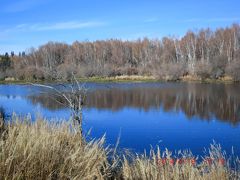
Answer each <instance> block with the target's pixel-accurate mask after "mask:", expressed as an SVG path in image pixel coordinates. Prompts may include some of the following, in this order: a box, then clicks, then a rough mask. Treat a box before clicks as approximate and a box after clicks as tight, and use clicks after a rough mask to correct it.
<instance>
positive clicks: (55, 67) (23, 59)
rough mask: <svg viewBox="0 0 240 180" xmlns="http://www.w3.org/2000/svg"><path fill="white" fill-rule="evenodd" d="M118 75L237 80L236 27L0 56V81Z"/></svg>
mask: <svg viewBox="0 0 240 180" xmlns="http://www.w3.org/2000/svg"><path fill="white" fill-rule="evenodd" d="M72 73H74V74H75V76H76V77H92V76H100V77H109V76H119V75H143V76H154V77H156V78H158V79H165V80H178V79H181V78H182V77H185V76H191V77H199V78H200V79H206V78H210V79H219V78H223V77H227V76H229V77H232V78H233V79H234V80H235V81H239V80H240V26H239V24H233V25H232V26H231V27H227V28H219V29H216V30H215V31H212V30H211V29H202V30H199V31H188V32H187V33H186V34H185V35H184V36H183V37H181V38H174V37H163V38H162V39H148V38H144V39H139V40H135V41H123V40H115V39H110V40H104V41H94V42H88V41H84V42H78V41H76V42H74V43H73V44H72V45H68V44H66V43H59V42H48V43H47V44H45V45H42V46H40V47H38V48H37V49H34V48H32V49H29V50H28V51H27V52H26V53H25V52H23V53H19V54H18V55H15V54H14V52H12V53H10V54H8V53H6V54H4V55H1V56H0V79H2V80H3V79H5V78H7V77H13V78H15V79H18V80H49V79H51V80H54V79H63V80H68V79H69V78H70V77H71V74H72Z"/></svg>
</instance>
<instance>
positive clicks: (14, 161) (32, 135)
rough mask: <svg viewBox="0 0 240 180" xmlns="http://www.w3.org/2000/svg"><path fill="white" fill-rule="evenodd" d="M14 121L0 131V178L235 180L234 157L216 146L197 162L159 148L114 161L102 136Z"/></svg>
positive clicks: (188, 155) (187, 154) (238, 176)
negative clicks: (88, 138) (93, 137)
mask: <svg viewBox="0 0 240 180" xmlns="http://www.w3.org/2000/svg"><path fill="white" fill-rule="evenodd" d="M13 119H14V120H13V121H12V122H11V124H8V125H7V126H5V131H4V132H3V133H0V179H81V180H84V179H86V180H88V179H89V180H91V179H129V180H130V179H137V180H138V179H139V180H141V179H142V180H148V179H152V180H155V179H156V180H157V179H164V180H168V179H171V180H175V179H176V180H178V179H180V180H185V179H186V180H195V179H196V180H208V179H209V180H221V179H223V180H225V179H226V180H227V179H236V180H237V179H240V173H239V172H240V171H239V164H240V162H239V159H238V158H233V159H228V158H227V157H226V155H225V154H224V153H223V152H222V150H221V147H220V146H219V145H217V144H213V145H212V146H211V148H210V150H209V152H208V153H207V154H206V155H205V156H204V157H201V158H196V157H194V156H193V155H192V153H191V152H189V151H179V152H178V153H176V154H175V155H174V154H172V153H171V152H169V151H168V150H166V151H164V152H160V149H159V148H158V149H157V150H156V151H154V150H151V151H150V155H146V153H145V154H142V155H134V156H133V155H132V154H131V155H125V156H123V158H122V160H118V158H117V157H116V155H113V156H114V158H113V157H112V155H110V152H111V151H110V149H108V148H106V147H104V138H101V139H99V140H95V141H91V142H85V141H84V140H83V139H82V137H81V135H80V133H77V132H75V131H74V130H73V128H71V126H70V124H68V123H67V122H64V123H50V122H47V121H44V120H41V119H40V120H37V121H36V122H32V123H31V121H30V120H19V119H18V118H16V117H15V118H13ZM111 158H113V161H111V163H110V161H109V159H111ZM209 159H210V160H211V162H209ZM223 159H224V162H222V161H219V160H223ZM173 160H175V161H174V162H173ZM233 163H235V164H234V165H233ZM230 164H231V166H230ZM233 167H234V168H233Z"/></svg>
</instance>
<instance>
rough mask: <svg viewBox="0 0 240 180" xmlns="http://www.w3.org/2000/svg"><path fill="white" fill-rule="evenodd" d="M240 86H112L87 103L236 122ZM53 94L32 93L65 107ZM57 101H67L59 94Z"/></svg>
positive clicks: (94, 94) (90, 94)
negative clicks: (176, 112) (179, 113)
mask: <svg viewBox="0 0 240 180" xmlns="http://www.w3.org/2000/svg"><path fill="white" fill-rule="evenodd" d="M239 92H240V86H239V85H234V84H183V83H180V84H176V85H175V86H171V87H158V86H154V87H132V88H111V89H107V88H106V89H99V90H96V91H89V92H88V94H87V99H86V102H85V106H86V107H88V108H93V107H94V108H97V109H111V110H113V111H117V110H119V109H121V108H124V107H133V108H140V109H144V110H145V111H148V110H150V109H152V108H155V109H158V108H160V107H162V108H163V109H164V111H172V110H175V111H178V110H182V111H183V112H184V113H185V114H186V115H187V116H188V117H189V118H190V117H193V116H198V117H200V118H201V119H207V120H208V119H210V118H211V117H213V116H215V117H216V118H217V119H219V120H222V121H230V122H231V123H232V124H236V123H237V122H239V121H240V94H239ZM55 98H57V97H53V96H52V95H50V94H45V95H39V96H29V99H30V100H31V101H32V102H33V103H40V104H42V105H43V106H44V107H46V108H48V109H59V108H64V107H65V106H64V105H61V104H58V103H57V102H55V101H54V99H55ZM58 101H62V102H64V100H63V99H61V98H58Z"/></svg>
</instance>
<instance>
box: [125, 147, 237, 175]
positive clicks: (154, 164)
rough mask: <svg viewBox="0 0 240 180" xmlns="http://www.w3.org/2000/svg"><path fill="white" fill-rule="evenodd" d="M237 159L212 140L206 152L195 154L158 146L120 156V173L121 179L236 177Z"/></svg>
mask: <svg viewBox="0 0 240 180" xmlns="http://www.w3.org/2000/svg"><path fill="white" fill-rule="evenodd" d="M239 165H240V161H239V159H238V158H234V159H233V158H227V156H226V154H225V153H224V152H223V151H222V150H221V146H220V145H218V144H216V143H214V144H212V145H211V147H210V149H209V152H208V154H206V155H205V156H204V157H201V159H200V158H198V157H195V156H193V154H192V153H191V152H190V151H179V152H178V153H177V154H176V155H173V154H172V153H171V152H170V151H168V150H165V151H164V152H162V153H161V151H160V149H159V148H157V150H156V151H154V150H153V149H152V150H151V151H150V156H147V155H146V153H145V154H142V155H136V156H133V157H130V158H129V157H128V158H126V157H124V159H123V166H122V176H123V177H124V179H142V180H148V179H154V180H155V179H156V180H157V179H163V180H169V179H170V180H239V179H240V169H239Z"/></svg>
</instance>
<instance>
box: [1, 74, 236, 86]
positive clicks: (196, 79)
mask: <svg viewBox="0 0 240 180" xmlns="http://www.w3.org/2000/svg"><path fill="white" fill-rule="evenodd" d="M77 80H78V81H79V82H96V83H98V82H99V83H108V82H129V83H131V82H132V83H136V82H197V83H238V82H239V81H235V80H234V79H233V78H232V77H229V76H225V77H222V78H218V79H211V78H206V79H202V78H200V77H197V76H190V75H187V76H182V77H180V78H178V79H174V78H171V77H165V78H162V79H160V78H156V77H154V76H141V75H121V76H112V77H101V76H93V77H81V78H77ZM59 81H60V82H68V81H67V80H33V79H30V80H18V79H14V78H5V80H0V84H28V83H56V82H59Z"/></svg>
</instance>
